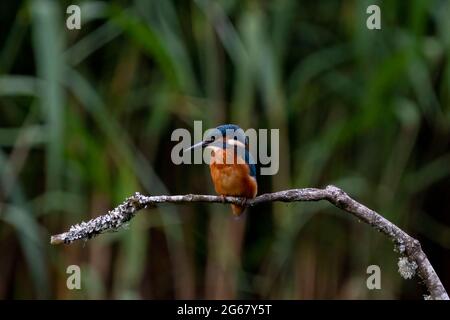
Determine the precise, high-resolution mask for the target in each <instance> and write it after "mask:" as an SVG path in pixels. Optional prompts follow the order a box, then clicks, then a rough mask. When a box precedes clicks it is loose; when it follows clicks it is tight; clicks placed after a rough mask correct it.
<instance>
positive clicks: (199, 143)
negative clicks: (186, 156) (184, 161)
mask: <svg viewBox="0 0 450 320" xmlns="http://www.w3.org/2000/svg"><path fill="white" fill-rule="evenodd" d="M208 144H209V143H208V142H207V141H200V142H198V143H196V144H194V145H192V146H190V147H189V148H187V149H184V150H183V153H184V152H188V151H191V150H194V149H198V148H204V147H206V146H207V145H208Z"/></svg>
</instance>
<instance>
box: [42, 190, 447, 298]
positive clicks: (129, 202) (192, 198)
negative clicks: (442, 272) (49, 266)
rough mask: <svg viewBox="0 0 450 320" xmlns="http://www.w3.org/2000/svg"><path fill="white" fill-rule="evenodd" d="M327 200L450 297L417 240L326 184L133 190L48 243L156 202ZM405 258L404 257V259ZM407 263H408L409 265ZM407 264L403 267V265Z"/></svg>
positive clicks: (116, 222) (434, 291) (111, 226)
mask: <svg viewBox="0 0 450 320" xmlns="http://www.w3.org/2000/svg"><path fill="white" fill-rule="evenodd" d="M320 200H327V201H329V202H330V203H332V204H333V205H335V206H336V207H338V208H340V209H342V210H344V211H346V212H348V213H350V214H352V215H353V216H355V217H357V218H358V219H359V220H361V221H364V222H365V223H367V224H369V225H371V226H372V227H374V228H375V229H377V230H378V231H380V232H382V233H384V234H385V235H387V236H388V237H389V238H390V239H391V240H392V241H394V243H395V245H396V248H397V250H398V251H399V253H400V254H401V255H402V258H401V259H400V261H399V271H400V273H401V274H402V276H405V277H411V276H412V275H413V274H414V272H415V270H416V269H417V271H418V273H419V276H420V277H421V278H422V280H423V282H424V283H425V285H426V287H427V289H428V291H429V293H430V298H431V299H436V300H449V297H448V294H447V292H446V291H445V288H444V286H443V285H442V283H441V281H440V280H439V277H438V275H437V274H436V272H435V271H434V269H433V267H432V265H431V264H430V262H429V261H428V258H427V256H426V255H425V253H424V252H423V251H422V248H421V246H420V243H419V241H417V240H416V239H414V238H412V237H411V236H409V235H408V234H407V233H406V232H404V231H403V230H402V229H400V228H399V227H397V226H396V225H395V224H393V223H392V222H390V221H389V220H387V219H385V218H384V217H382V216H381V215H380V214H378V213H377V212H375V211H373V210H371V209H369V208H367V207H365V206H364V205H362V204H361V203H359V202H357V201H355V200H354V199H352V198H351V197H349V196H348V195H347V194H346V193H345V192H344V191H342V190H341V189H339V188H337V187H335V186H328V187H326V188H325V189H315V188H305V189H292V190H285V191H279V192H274V193H267V194H263V195H260V196H258V197H256V198H255V199H243V198H236V197H221V196H212V195H194V194H188V195H177V196H143V195H141V194H139V193H136V194H135V195H134V196H132V197H130V198H128V199H126V200H125V202H124V203H122V204H121V205H119V206H118V207H116V208H115V209H113V210H112V211H110V212H108V214H105V215H103V216H99V217H97V218H95V219H92V220H89V221H88V222H82V223H80V224H77V225H74V226H72V227H71V228H70V230H69V231H67V232H64V233H61V234H58V235H54V236H52V237H51V240H50V243H51V244H59V243H66V244H68V243H72V242H74V241H76V240H88V239H90V238H92V237H95V236H96V235H98V234H101V233H104V232H107V231H115V230H118V229H119V228H120V227H122V226H123V225H124V224H126V223H127V222H128V221H129V220H131V219H132V218H133V217H134V215H135V214H136V213H137V211H139V210H141V209H144V208H150V207H154V206H156V205H157V204H159V203H189V202H212V203H234V204H239V205H243V206H247V207H251V206H254V205H257V204H260V203H263V202H273V201H282V202H295V201H320ZM405 259H407V260H405ZM408 266H409V267H408ZM406 267H408V268H409V269H407V270H406V271H405V268H406Z"/></svg>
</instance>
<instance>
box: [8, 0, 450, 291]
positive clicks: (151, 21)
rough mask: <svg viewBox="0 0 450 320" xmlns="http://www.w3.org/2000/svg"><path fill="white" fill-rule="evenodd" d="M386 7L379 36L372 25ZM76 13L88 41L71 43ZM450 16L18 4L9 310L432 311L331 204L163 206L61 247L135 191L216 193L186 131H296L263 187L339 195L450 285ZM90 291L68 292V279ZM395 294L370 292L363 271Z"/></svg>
mask: <svg viewBox="0 0 450 320" xmlns="http://www.w3.org/2000/svg"><path fill="white" fill-rule="evenodd" d="M373 3H378V5H379V6H380V7H381V17H382V30H368V29H367V28H366V19H367V17H368V15H367V14H366V8H367V6H368V5H370V4H373ZM70 4H79V5H80V6H81V13H82V15H81V22H82V28H81V30H68V29H67V28H66V27H65V20H66V18H67V17H68V15H67V14H66V8H67V6H68V5H70ZM449 16H450V2H448V1H438V0H434V1H420V0H417V1H383V2H381V1H375V2H369V1H320V2H319V1H315V2H307V1H294V0H281V1H255V0H248V1H236V0H221V1H208V0H197V1H158V0H152V1H145V0H136V1H120V0H118V1H109V2H103V1H80V2H78V3H74V2H73V1H51V0H36V1H22V2H20V1H2V3H1V4H0V25H1V31H0V147H1V148H0V221H1V223H0V298H60V299H73V298H115V299H127V298H145V299H147V298H278V299H304V298H342V299H344V298H356V299H361V298H372V299H380V298H388V299H389V298H420V297H421V295H422V294H423V293H425V292H424V288H423V287H421V286H420V285H419V284H417V283H416V281H411V280H410V281H405V280H402V279H401V278H400V276H399V275H398V274H397V270H396V269H397V266H396V261H397V254H396V253H395V252H393V250H392V248H393V247H392V243H389V241H388V240H386V239H385V238H384V237H383V236H382V235H380V234H378V233H376V232H375V231H374V230H372V229H371V228H369V227H368V226H366V225H363V224H360V223H357V221H354V219H353V218H351V217H348V216H347V215H346V214H345V213H343V212H341V211H339V210H338V209H336V208H333V207H331V206H330V205H329V204H327V203H313V204H312V203H297V204H289V205H287V204H273V205H261V206H259V207H255V208H252V209H251V210H249V212H248V213H247V214H246V216H245V217H244V218H242V219H239V220H234V219H233V218H232V216H231V214H230V212H229V208H228V207H227V206H222V205H212V204H211V205H206V204H195V205H183V206H170V205H167V206H161V207H159V208H158V209H154V210H151V211H150V210H149V211H143V212H142V213H141V214H139V215H138V216H137V217H136V218H135V219H134V220H133V221H132V222H131V224H130V225H129V227H128V230H122V231H120V232H117V233H113V234H106V235H103V236H101V237H98V238H96V239H95V240H92V241H89V242H88V243H86V244H83V243H80V244H74V245H71V246H58V247H51V246H50V245H49V236H50V234H54V233H59V232H61V231H63V230H65V229H66V228H67V227H68V226H70V225H71V224H73V223H77V222H79V221H81V220H87V219H90V218H92V217H94V216H97V215H99V214H102V213H105V212H107V210H109V209H111V208H112V207H114V206H116V205H117V204H118V203H120V202H121V201H122V200H123V199H124V198H125V197H127V196H129V195H131V194H132V193H134V192H136V191H141V192H143V193H149V194H176V193H179V194H183V193H213V192H214V191H213V188H212V185H211V182H210V178H209V173H208V168H207V167H206V166H194V165H191V166H188V165H182V166H175V165H174V164H173V163H172V162H171V161H170V151H171V148H172V146H173V145H174V143H175V142H172V141H171V140H170V135H171V132H172V131H173V130H174V129H175V128H180V127H184V128H188V129H192V126H193V121H194V120H202V121H204V126H205V127H214V126H216V125H218V124H220V123H225V122H232V123H236V124H239V125H240V126H241V127H243V128H249V127H252V128H279V129H280V139H281V141H280V145H281V149H280V151H281V155H280V171H279V173H278V174H277V175H275V176H264V177H260V178H259V180H258V181H259V192H260V193H265V192H271V191H277V190H283V189H289V188H296V187H320V186H324V185H327V184H336V185H338V186H340V187H342V188H343V189H344V190H346V191H347V192H348V193H349V194H351V195H352V196H353V197H355V198H356V199H358V200H359V201H361V202H362V203H364V204H366V205H367V206H369V207H371V208H373V209H375V210H377V211H379V212H381V213H382V214H383V215H385V216H386V217H387V218H388V219H390V220H391V221H393V222H395V223H396V224H398V225H399V226H400V227H401V228H403V229H404V230H406V231H407V232H408V233H410V234H411V235H413V236H415V237H418V238H419V239H420V240H421V241H422V244H423V247H424V249H425V251H426V252H427V253H428V255H429V258H430V260H431V262H432V264H433V265H434V267H435V269H436V271H437V273H438V274H439V275H440V277H441V279H442V280H443V282H444V285H445V286H446V287H447V288H450V274H449V272H448V270H450V268H449V267H450V236H449V235H450V229H449V227H450V216H449V214H448V212H449V211H450V204H449V202H448V199H449V198H450V100H449V91H450V90H449V89H450V67H449V66H450V64H449V61H450V50H449V49H450V47H449V46H450V19H449ZM71 264H77V265H79V266H80V267H81V270H82V289H81V290H78V291H77V290H75V291H70V290H68V289H67V288H66V279H67V276H68V275H67V274H66V268H67V266H69V265H71ZM371 264H377V265H379V266H380V267H381V270H382V290H375V291H369V290H368V289H367V288H366V278H367V274H366V268H367V266H369V265H371Z"/></svg>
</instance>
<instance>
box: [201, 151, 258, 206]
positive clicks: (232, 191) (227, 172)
mask: <svg viewBox="0 0 450 320" xmlns="http://www.w3.org/2000/svg"><path fill="white" fill-rule="evenodd" d="M211 156H212V157H211V163H210V171H211V178H212V181H213V183H214V188H215V190H216V192H217V193H218V194H220V195H225V196H237V197H245V198H254V197H256V194H257V192H258V186H257V183H256V179H255V178H254V177H252V176H251V175H250V169H249V167H248V165H247V164H246V163H244V162H243V161H241V162H238V161H237V159H236V158H237V157H236V155H234V159H232V161H231V160H230V159H227V156H228V158H229V154H228V155H227V152H226V150H223V149H220V150H214V152H213V153H212V155H211ZM227 160H228V161H227ZM241 160H242V159H241Z"/></svg>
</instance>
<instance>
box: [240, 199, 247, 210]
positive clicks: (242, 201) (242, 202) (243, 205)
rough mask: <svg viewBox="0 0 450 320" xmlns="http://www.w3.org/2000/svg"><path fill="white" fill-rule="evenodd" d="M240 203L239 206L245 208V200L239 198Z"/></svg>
mask: <svg viewBox="0 0 450 320" xmlns="http://www.w3.org/2000/svg"><path fill="white" fill-rule="evenodd" d="M240 202H241V203H240V204H239V205H240V206H241V207H244V208H247V198H241V201H240Z"/></svg>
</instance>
